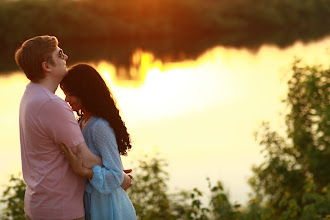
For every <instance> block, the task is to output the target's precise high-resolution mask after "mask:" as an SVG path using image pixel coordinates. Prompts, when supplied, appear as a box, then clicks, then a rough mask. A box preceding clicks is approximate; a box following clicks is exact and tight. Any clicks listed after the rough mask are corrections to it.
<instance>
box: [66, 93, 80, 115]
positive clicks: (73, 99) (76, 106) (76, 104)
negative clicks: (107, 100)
mask: <svg viewBox="0 0 330 220" xmlns="http://www.w3.org/2000/svg"><path fill="white" fill-rule="evenodd" d="M64 94H65V101H66V102H68V103H69V105H70V106H71V108H72V110H73V111H76V112H77V111H79V110H80V109H81V108H82V104H81V100H80V98H78V97H77V96H74V95H71V94H70V93H68V92H64Z"/></svg>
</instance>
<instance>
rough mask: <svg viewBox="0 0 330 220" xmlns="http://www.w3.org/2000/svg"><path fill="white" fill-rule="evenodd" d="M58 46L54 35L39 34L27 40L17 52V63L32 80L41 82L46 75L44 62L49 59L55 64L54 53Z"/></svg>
mask: <svg viewBox="0 0 330 220" xmlns="http://www.w3.org/2000/svg"><path fill="white" fill-rule="evenodd" d="M57 46H58V40H57V38H56V37H54V36H48V35H44V36H37V37H33V38H31V39H28V40H26V41H25V42H24V43H23V44H22V45H21V47H20V48H19V49H18V50H17V51H16V53H15V61H16V63H17V65H18V66H19V67H20V68H21V69H22V70H23V71H24V73H25V75H26V77H27V78H28V79H30V80H31V81H32V82H39V81H40V80H41V79H43V78H44V77H45V73H44V72H43V69H42V63H43V62H44V61H49V62H51V63H52V64H54V61H53V59H52V53H53V52H54V51H55V50H56V48H57Z"/></svg>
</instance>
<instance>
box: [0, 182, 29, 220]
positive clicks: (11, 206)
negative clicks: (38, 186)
mask: <svg viewBox="0 0 330 220" xmlns="http://www.w3.org/2000/svg"><path fill="white" fill-rule="evenodd" d="M9 182H11V183H12V184H11V185H9V186H7V189H6V190H5V191H4V192H3V199H1V200H0V202H1V203H6V204H7V207H6V208H5V209H4V210H3V211H4V212H3V214H2V216H0V217H1V219H3V220H23V219H26V217H25V213H24V194H25V189H26V184H25V182H24V180H23V179H22V178H20V177H14V176H11V178H10V180H9Z"/></svg>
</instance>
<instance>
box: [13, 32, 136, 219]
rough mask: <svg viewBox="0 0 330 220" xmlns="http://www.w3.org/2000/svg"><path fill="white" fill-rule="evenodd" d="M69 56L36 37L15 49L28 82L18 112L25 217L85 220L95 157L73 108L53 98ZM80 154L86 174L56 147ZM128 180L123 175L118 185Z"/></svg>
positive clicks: (51, 42)
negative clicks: (75, 168) (63, 146)
mask: <svg viewBox="0 0 330 220" xmlns="http://www.w3.org/2000/svg"><path fill="white" fill-rule="evenodd" d="M67 59H68V56H67V55H66V54H64V52H63V50H62V49H61V48H59V47H58V40H57V39H56V37H53V36H37V37H34V38H31V39H29V40H27V41H25V42H24V43H23V44H22V46H21V47H20V48H19V49H18V50H17V51H16V54H15V60H16V63H17V65H18V66H19V67H20V68H21V69H22V70H23V71H24V73H25V75H26V76H27V78H28V79H30V80H31V82H30V83H29V84H28V85H27V86H26V90H25V93H24V95H23V97H22V100H21V104H20V111H19V127H20V142H21V159H22V170H23V178H24V180H25V182H26V184H27V188H26V192H25V197H24V210H25V213H26V215H27V216H28V218H29V219H33V220H38V219H52V220H62V219H84V205H83V193H84V190H85V184H86V177H87V176H90V173H91V172H93V170H92V169H91V168H92V167H94V166H95V165H102V160H101V158H100V157H98V156H96V155H94V154H93V153H92V152H91V151H90V150H89V149H88V148H87V146H86V144H85V142H84V139H83V136H82V134H81V131H80V128H79V125H78V123H77V121H76V120H75V118H74V115H73V112H72V109H71V108H70V107H69V106H68V105H67V103H66V102H65V101H64V100H62V99H61V98H59V97H58V96H56V95H55V91H56V89H57V87H58V85H59V83H60V82H61V80H62V79H63V78H64V76H65V75H66V73H67V68H66V60H67ZM61 142H64V143H67V144H68V146H69V147H71V149H72V151H73V152H77V151H79V152H80V154H81V156H82V159H83V166H84V167H85V168H86V172H85V173H80V175H82V176H79V175H77V174H75V173H74V172H73V170H72V169H71V168H70V165H69V163H68V161H67V160H66V159H65V158H64V155H63V154H62V153H61V151H60V150H59V148H58V147H57V146H56V144H57V143H61ZM130 185H131V179H130V177H129V176H128V175H127V174H124V180H123V184H122V187H123V188H124V189H127V188H128V187H129V186H130Z"/></svg>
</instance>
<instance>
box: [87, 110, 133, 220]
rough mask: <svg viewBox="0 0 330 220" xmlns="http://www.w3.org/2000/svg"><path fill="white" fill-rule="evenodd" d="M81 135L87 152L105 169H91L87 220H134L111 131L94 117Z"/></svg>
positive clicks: (102, 121)
mask: <svg viewBox="0 0 330 220" xmlns="http://www.w3.org/2000/svg"><path fill="white" fill-rule="evenodd" d="M82 134H83V136H84V138H85V142H86V144H87V146H88V148H89V149H90V150H91V151H92V152H93V153H94V154H96V155H98V156H100V157H102V161H103V165H104V167H100V166H95V167H93V171H94V175H93V179H88V181H87V184H86V189H85V195H84V203H85V218H86V220H89V219H92V220H94V219H95V220H97V219H107V220H110V219H113V220H131V219H132V220H133V219H134V220H135V219H136V214H135V210H134V207H133V205H132V202H131V200H130V199H129V197H128V196H127V194H126V192H125V191H124V190H123V189H122V188H121V184H122V182H123V178H124V176H123V164H122V162H121V158H120V155H119V151H118V145H117V141H116V136H115V133H114V131H113V129H112V128H111V126H110V125H109V123H108V121H106V120H105V119H103V118H100V117H95V116H93V117H91V118H90V119H89V120H88V121H87V123H86V125H85V127H84V129H83V131H82Z"/></svg>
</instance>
